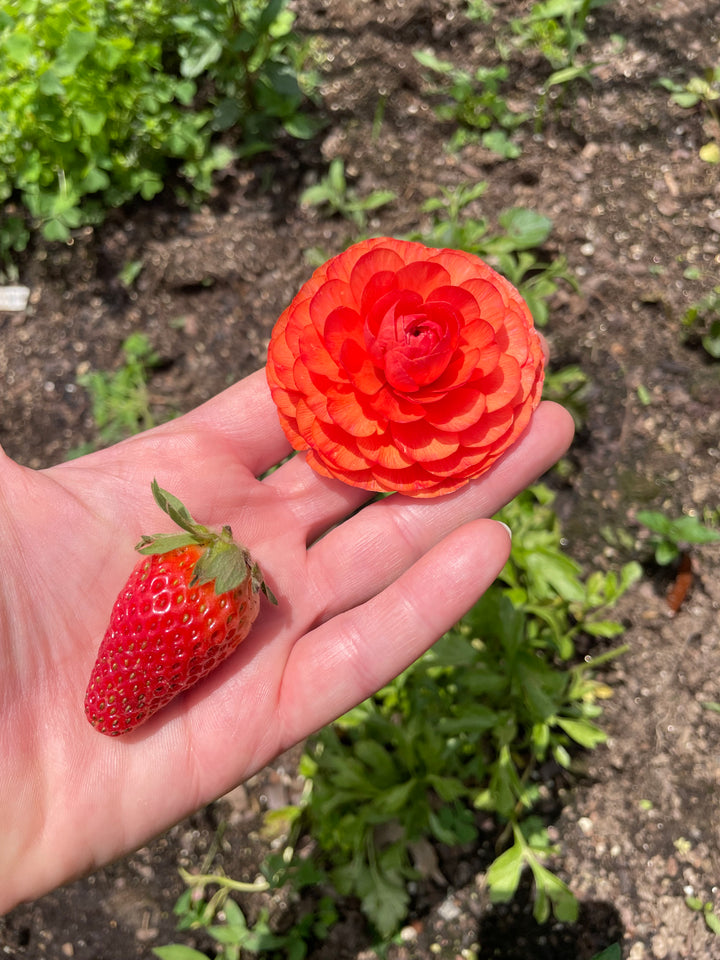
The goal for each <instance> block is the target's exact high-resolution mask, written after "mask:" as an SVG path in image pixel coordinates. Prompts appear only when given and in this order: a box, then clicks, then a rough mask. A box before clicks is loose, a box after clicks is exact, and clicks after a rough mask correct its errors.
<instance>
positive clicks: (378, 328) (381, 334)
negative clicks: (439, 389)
mask: <svg viewBox="0 0 720 960" xmlns="http://www.w3.org/2000/svg"><path fill="white" fill-rule="evenodd" d="M460 324H461V319H460V317H459V316H458V314H457V312H456V311H455V310H454V309H453V307H452V306H451V305H450V304H449V303H446V302H443V301H426V302H424V303H423V301H422V298H421V297H420V295H419V294H417V293H415V292H414V291H407V290H405V291H401V292H395V293H394V294H393V295H392V296H390V297H383V298H381V300H380V301H378V302H377V303H376V304H374V309H371V311H370V313H369V315H368V316H367V318H366V327H365V333H366V343H367V347H368V352H369V353H370V356H371V357H372V359H373V362H374V363H375V364H376V365H377V366H378V367H380V368H381V369H382V370H383V371H384V373H385V377H386V379H387V381H388V383H389V385H390V386H391V387H393V388H395V389H396V390H399V391H401V392H403V393H407V392H413V391H416V390H419V389H420V387H423V386H426V385H427V384H430V383H432V382H433V381H434V380H436V379H437V378H438V377H439V376H440V374H441V373H442V372H443V371H444V370H445V369H446V367H447V365H448V363H449V362H450V358H451V357H452V355H453V352H454V350H455V347H456V346H457V342H458V333H459V330H460Z"/></svg>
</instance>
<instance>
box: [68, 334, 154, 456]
mask: <svg viewBox="0 0 720 960" xmlns="http://www.w3.org/2000/svg"><path fill="white" fill-rule="evenodd" d="M122 352H123V356H124V362H123V365H122V366H121V367H120V369H118V370H116V371H113V372H105V371H101V370H90V371H88V372H87V373H83V374H80V376H78V384H79V385H80V386H81V387H84V388H85V389H86V390H87V391H88V393H89V394H90V398H91V401H92V413H93V418H94V420H95V424H96V426H97V430H98V444H97V445H98V446H107V445H109V444H111V443H116V442H117V441H118V440H122V439H124V438H125V437H129V436H131V435H132V434H134V433H139V432H140V431H141V430H147V429H149V428H150V427H152V426H155V417H154V415H153V412H152V406H153V404H152V402H151V398H150V392H149V389H148V377H149V373H150V371H151V370H152V369H153V367H157V366H158V364H159V363H160V358H159V357H158V355H157V354H156V353H155V351H154V350H153V348H152V346H151V344H150V341H149V340H148V338H147V337H146V336H145V334H143V333H132V334H130V336H129V337H128V338H127V339H126V340H125V342H124V343H123V345H122ZM85 452H87V450H86V449H85V448H82V449H78V450H76V451H74V452H73V455H74V456H79V455H80V454H81V453H85Z"/></svg>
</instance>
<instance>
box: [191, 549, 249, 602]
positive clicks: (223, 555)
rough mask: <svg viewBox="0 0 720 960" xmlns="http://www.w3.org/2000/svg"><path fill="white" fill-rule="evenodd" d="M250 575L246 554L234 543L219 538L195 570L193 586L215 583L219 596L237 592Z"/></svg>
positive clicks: (196, 565)
mask: <svg viewBox="0 0 720 960" xmlns="http://www.w3.org/2000/svg"><path fill="white" fill-rule="evenodd" d="M249 573H250V567H249V564H248V560H247V556H246V554H245V553H244V552H243V551H242V550H241V549H240V548H239V547H238V546H237V544H235V543H233V542H232V541H229V542H228V541H227V540H224V539H222V538H218V539H217V540H215V541H214V542H213V543H211V544H210V546H209V547H208V548H207V550H206V551H205V552H204V553H203V555H202V556H201V557H200V559H199V560H198V562H197V563H196V564H195V569H194V570H193V575H192V580H191V581H190V582H191V584H193V583H213V582H214V584H215V593H216V594H218V596H219V595H220V594H222V593H227V592H228V591H229V590H235V589H236V588H237V587H239V586H240V584H241V583H244V582H245V580H246V579H247V577H248V575H249Z"/></svg>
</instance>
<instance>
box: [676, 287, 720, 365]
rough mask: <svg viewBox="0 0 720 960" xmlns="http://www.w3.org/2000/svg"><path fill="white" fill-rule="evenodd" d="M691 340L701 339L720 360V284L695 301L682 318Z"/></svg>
mask: <svg viewBox="0 0 720 960" xmlns="http://www.w3.org/2000/svg"><path fill="white" fill-rule="evenodd" d="M682 324H683V327H684V328H685V330H686V333H687V338H688V340H689V341H691V342H692V341H694V340H695V339H699V341H700V343H701V345H702V347H703V348H704V349H705V351H706V352H707V353H709V354H710V356H711V357H712V358H713V359H714V360H720V284H718V285H717V286H715V287H713V289H712V290H711V291H710V292H709V293H707V294H706V295H705V296H704V297H702V298H701V299H700V300H698V301H697V302H696V303H693V304H692V306H690V307H688V309H687V310H686V311H685V315H684V316H683V318H682Z"/></svg>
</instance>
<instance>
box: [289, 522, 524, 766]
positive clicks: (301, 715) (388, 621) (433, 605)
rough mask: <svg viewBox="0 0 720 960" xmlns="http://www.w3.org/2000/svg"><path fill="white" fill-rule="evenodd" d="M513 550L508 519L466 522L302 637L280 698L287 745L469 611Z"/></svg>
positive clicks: (387, 676)
mask: <svg viewBox="0 0 720 960" xmlns="http://www.w3.org/2000/svg"><path fill="white" fill-rule="evenodd" d="M509 553H510V538H509V536H508V533H507V530H506V528H504V527H503V525H502V524H499V523H496V522H494V521H493V520H475V521H472V522H471V523H467V524H465V525H464V526H462V527H460V528H459V529H458V530H455V531H453V533H451V534H450V535H449V536H447V537H446V538H445V539H444V540H442V541H441V542H440V543H439V544H437V545H436V546H435V547H433V548H432V549H431V550H430V551H429V552H428V553H426V554H425V555H424V556H423V557H422V558H421V559H420V560H418V561H417V562H416V563H415V564H413V566H412V567H411V568H410V569H409V570H407V571H406V572H405V573H404V574H402V576H400V577H399V578H398V579H397V580H395V581H394V582H393V583H392V584H391V585H390V586H388V587H386V588H385V589H384V590H383V591H382V592H381V593H379V594H378V595H377V596H375V597H373V598H372V599H371V600H368V601H367V602H366V603H363V604H361V605H360V606H357V607H355V608H353V609H352V610H348V611H347V612H345V613H342V614H339V615H338V616H336V617H335V618H334V619H332V620H329V621H328V622H326V623H324V624H322V625H321V626H319V627H317V628H316V629H315V630H313V631H311V632H310V633H308V634H307V635H306V636H305V637H303V638H302V639H301V640H299V641H298V642H297V643H296V644H295V646H294V647H293V650H292V653H291V655H290V657H289V659H288V661H287V664H286V667H285V672H284V675H283V680H282V689H281V691H280V696H279V698H278V720H279V722H280V724H281V729H280V734H281V738H282V741H283V748H285V747H287V746H290V745H291V744H293V743H295V742H297V740H298V738H299V737H304V736H307V735H309V734H310V733H312V732H314V731H315V730H317V729H319V728H320V727H322V726H324V725H325V724H326V723H329V722H330V721H332V720H334V719H336V718H337V717H338V716H340V715H341V714H343V713H345V712H346V711H347V710H349V709H350V708H351V707H354V706H355V705H356V704H358V703H360V702H361V701H362V700H364V699H365V698H366V697H369V696H371V695H372V694H373V693H375V692H376V691H377V690H379V689H380V688H381V687H382V686H384V685H385V684H386V683H389V682H390V680H392V679H393V678H394V677H396V676H397V675H398V674H399V673H401V672H402V671H403V670H404V669H405V668H406V667H408V666H409V665H410V664H411V663H413V662H414V661H415V660H416V659H417V658H418V657H419V656H420V655H421V654H423V653H424V652H425V651H426V650H427V649H428V648H429V647H431V646H432V644H433V643H435V641H436V640H438V639H439V638H440V637H441V636H442V635H443V634H444V633H445V632H446V631H447V630H449V629H450V627H452V626H453V625H454V624H455V623H457V621H458V620H459V619H460V618H461V617H463V616H464V615H465V614H466V613H467V611H468V610H469V609H470V607H471V606H472V605H473V603H475V601H476V600H477V599H478V597H480V596H481V595H482V594H483V593H484V592H485V591H486V590H487V588H488V587H489V586H490V584H491V583H492V582H493V580H494V579H495V577H496V576H497V575H498V573H499V572H500V570H501V569H502V568H503V566H504V564H505V561H506V560H507V558H508V556H509Z"/></svg>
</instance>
